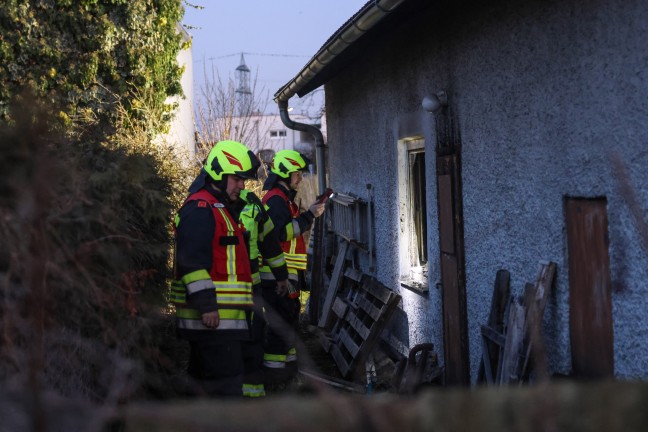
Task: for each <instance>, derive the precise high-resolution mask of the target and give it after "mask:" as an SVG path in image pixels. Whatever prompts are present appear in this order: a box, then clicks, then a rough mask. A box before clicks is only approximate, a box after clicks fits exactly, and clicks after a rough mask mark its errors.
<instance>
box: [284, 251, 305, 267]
mask: <svg viewBox="0 0 648 432" xmlns="http://www.w3.org/2000/svg"><path fill="white" fill-rule="evenodd" d="M284 255H285V257H286V265H287V266H288V267H292V268H295V269H297V270H306V264H307V258H308V257H307V256H306V254H295V253H286V254H284Z"/></svg>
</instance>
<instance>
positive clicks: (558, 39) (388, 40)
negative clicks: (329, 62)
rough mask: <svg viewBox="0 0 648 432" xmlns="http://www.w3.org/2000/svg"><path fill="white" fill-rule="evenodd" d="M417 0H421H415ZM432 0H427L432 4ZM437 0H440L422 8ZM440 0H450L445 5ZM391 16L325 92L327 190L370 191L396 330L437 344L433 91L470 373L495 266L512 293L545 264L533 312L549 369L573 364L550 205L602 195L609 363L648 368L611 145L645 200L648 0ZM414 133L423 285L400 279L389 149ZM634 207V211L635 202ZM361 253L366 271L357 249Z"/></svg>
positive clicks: (480, 6) (380, 270)
mask: <svg viewBox="0 0 648 432" xmlns="http://www.w3.org/2000/svg"><path fill="white" fill-rule="evenodd" d="M421 3H424V2H421ZM430 3H432V2H430ZM435 3H439V2H435ZM448 3H450V2H448ZM453 3H454V6H438V5H436V6H435V5H432V6H427V7H424V8H423V9H424V10H422V11H420V13H417V14H415V16H413V17H411V18H409V19H408V20H403V21H402V22H401V23H400V24H399V25H394V26H393V30H392V31H391V32H390V33H389V34H387V35H385V36H381V37H379V38H377V39H376V40H375V41H374V43H373V44H372V47H371V48H370V49H367V50H366V51H365V53H364V54H363V55H361V56H358V57H357V58H356V59H355V61H354V63H352V64H350V65H349V66H348V67H347V68H345V69H344V70H343V71H342V72H341V73H340V74H339V75H338V76H337V77H336V78H335V79H333V80H332V81H330V82H329V83H328V84H327V86H326V109H327V119H328V145H329V165H330V179H331V185H332V187H333V188H334V189H335V190H338V191H341V192H351V193H355V194H358V195H360V196H366V194H367V193H366V189H365V185H366V184H367V183H371V184H372V185H373V187H374V199H375V227H376V230H375V238H376V248H377V250H376V262H375V267H376V270H375V272H374V273H375V275H376V276H377V278H378V279H379V280H381V281H382V282H383V283H385V284H386V285H387V286H390V287H393V288H394V289H395V290H397V291H399V292H400V293H401V294H402V296H403V304H402V308H403V310H404V312H405V313H406V314H407V317H406V318H403V319H401V320H400V321H399V322H398V324H397V325H396V327H397V328H394V329H393V331H394V333H395V334H396V335H397V336H398V337H399V338H400V340H401V341H402V342H403V343H404V344H405V345H408V346H410V347H412V346H414V345H415V344H416V343H420V342H433V343H434V344H435V346H436V348H437V352H438V353H439V354H440V355H441V356H442V354H443V347H442V343H443V338H442V331H443V329H442V306H441V293H440V291H439V289H437V288H436V284H437V282H438V281H439V280H440V272H439V265H438V262H439V247H438V218H437V210H436V203H437V197H436V180H435V176H434V173H435V165H434V146H435V140H436V131H435V128H434V120H433V117H432V115H431V114H428V113H425V112H422V109H421V108H420V106H421V105H420V103H421V100H422V98H423V97H424V96H425V95H429V94H432V93H435V92H437V91H439V90H445V91H446V92H447V93H448V95H449V104H450V108H451V111H452V113H453V116H454V120H455V121H456V122H457V125H458V131H459V134H460V137H461V144H462V178H463V205H464V224H465V225H464V239H465V251H466V283H467V286H466V291H467V312H468V328H469V340H470V344H469V347H470V357H471V378H472V380H473V382H474V380H475V378H476V375H477V369H478V366H479V359H480V356H481V352H482V350H481V343H480V332H479V329H480V325H482V324H484V323H486V321H487V317H488V312H489V307H490V301H491V295H492V289H493V282H494V280H495V275H496V272H497V270H498V269H500V268H505V269H507V270H509V271H510V273H511V288H512V293H513V294H515V295H521V294H522V289H523V287H524V284H525V282H531V281H534V280H535V279H536V276H537V272H538V262H539V261H541V260H544V261H554V262H556V263H557V264H558V272H557V284H556V289H555V291H554V292H552V293H551V296H550V298H549V303H548V305H547V310H546V311H545V328H544V330H545V337H546V342H547V349H548V355H549V360H550V366H551V369H552V371H553V372H556V373H562V374H567V373H569V372H570V370H571V360H570V348H569V310H568V303H569V294H568V292H569V289H568V266H567V248H566V236H565V223H564V213H563V199H564V197H565V196H582V197H600V196H606V197H607V199H608V218H609V240H610V244H609V251H610V266H611V273H612V284H613V293H612V302H613V312H612V313H613V319H614V350H615V373H616V374H617V375H618V376H620V377H625V378H631V377H641V378H647V377H648V372H647V371H648V314H646V313H645V311H646V302H645V298H646V295H647V294H648V283H647V282H646V281H648V265H647V262H648V261H647V260H648V255H647V252H646V251H645V250H643V249H642V248H641V245H640V240H639V234H638V231H637V228H636V226H635V224H634V223H633V219H632V217H631V214H630V211H629V208H628V205H627V204H626V202H625V201H624V200H623V198H622V197H621V196H620V195H619V193H618V178H619V176H618V173H617V172H616V170H615V169H614V167H613V166H612V164H611V159H612V158H613V157H614V155H615V154H616V155H619V156H620V158H621V159H622V160H623V162H624V163H625V164H626V165H627V168H628V172H629V176H630V179H631V182H632V185H633V186H634V188H635V190H636V192H637V193H638V195H639V200H640V202H641V203H643V206H644V209H645V208H646V206H648V188H646V187H645V186H646V185H647V184H648V169H646V167H648V145H647V143H648V67H647V65H648V44H646V40H648V20H647V19H646V18H645V17H646V16H648V2H645V1H641V0H634V1H632V0H630V1H626V0H610V1H605V0H600V1H589V2H579V1H575V0H568V1H539V0H538V1H535V0H533V1H524V2H522V1H519V0H517V1H516V0H510V1H498V2H478V1H474V2H471V1H464V2H453ZM416 133H421V134H423V137H424V139H425V142H426V155H427V157H426V164H427V167H426V168H427V172H428V173H429V175H428V179H427V188H428V194H427V205H428V209H427V215H428V247H429V257H430V268H429V285H430V288H429V293H427V294H423V295H421V294H419V293H415V292H413V291H410V290H407V289H405V288H402V287H400V284H399V280H398V278H399V274H398V259H396V258H395V257H397V256H398V230H399V220H398V207H399V206H398V201H397V200H398V194H397V166H396V159H397V153H396V145H397V144H396V143H397V140H398V139H399V138H400V137H403V136H407V135H408V134H416ZM644 214H645V212H644ZM360 263H361V265H362V266H364V267H365V268H364V269H363V270H365V271H368V268H367V261H366V259H361V260H360Z"/></svg>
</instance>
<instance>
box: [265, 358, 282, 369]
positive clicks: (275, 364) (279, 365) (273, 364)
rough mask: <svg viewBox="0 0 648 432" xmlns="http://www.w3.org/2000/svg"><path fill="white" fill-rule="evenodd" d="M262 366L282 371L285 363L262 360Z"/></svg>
mask: <svg viewBox="0 0 648 432" xmlns="http://www.w3.org/2000/svg"><path fill="white" fill-rule="evenodd" d="M263 366H265V367H269V368H272V369H284V368H285V367H286V363H285V362H280V361H270V360H263Z"/></svg>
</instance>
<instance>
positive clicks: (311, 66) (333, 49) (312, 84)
mask: <svg viewBox="0 0 648 432" xmlns="http://www.w3.org/2000/svg"><path fill="white" fill-rule="evenodd" d="M407 1H408V0H371V1H369V2H368V3H366V4H365V5H364V6H363V7H362V8H361V9H360V10H359V11H358V12H356V13H355V15H353V16H352V17H351V18H350V19H349V20H348V21H347V22H346V23H345V24H344V25H343V26H342V27H340V28H339V29H338V30H337V31H336V32H335V33H334V34H333V35H332V36H331V37H330V38H329V39H328V40H327V41H326V42H325V43H324V45H323V46H322V48H320V49H319V51H318V52H317V53H316V54H315V55H314V56H313V57H312V58H311V59H310V60H309V62H308V63H307V64H306V66H304V67H303V68H302V70H301V71H300V72H299V73H298V74H297V75H296V76H295V77H294V78H293V79H292V80H290V81H289V82H288V83H287V84H285V85H284V86H283V87H281V88H280V89H279V90H278V91H277V92H276V93H275V95H274V100H275V102H286V101H288V99H290V98H291V97H293V96H294V95H298V96H300V97H301V96H304V95H306V94H308V93H309V92H311V91H313V90H315V89H316V88H318V87H319V86H321V85H323V84H325V83H326V82H327V81H328V80H329V79H331V78H332V77H333V76H335V74H336V73H337V72H338V71H339V70H340V68H341V67H342V66H343V65H344V64H346V61H348V60H349V59H350V58H352V57H354V55H355V54H357V53H358V51H359V50H360V49H361V45H360V44H359V43H358V42H359V41H360V40H361V39H363V36H365V35H366V34H367V33H369V32H372V31H373V30H375V29H376V28H377V27H378V26H379V24H381V23H384V21H385V18H387V17H388V16H389V15H390V14H391V13H392V12H393V11H395V10H396V8H398V7H399V6H400V5H401V4H403V3H405V2H407Z"/></svg>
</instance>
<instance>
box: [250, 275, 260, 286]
mask: <svg viewBox="0 0 648 432" xmlns="http://www.w3.org/2000/svg"><path fill="white" fill-rule="evenodd" d="M260 283H261V274H259V272H254V273H252V285H257V284H260Z"/></svg>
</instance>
